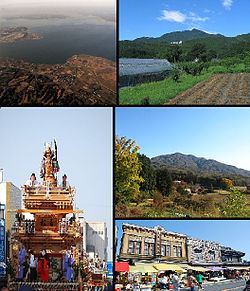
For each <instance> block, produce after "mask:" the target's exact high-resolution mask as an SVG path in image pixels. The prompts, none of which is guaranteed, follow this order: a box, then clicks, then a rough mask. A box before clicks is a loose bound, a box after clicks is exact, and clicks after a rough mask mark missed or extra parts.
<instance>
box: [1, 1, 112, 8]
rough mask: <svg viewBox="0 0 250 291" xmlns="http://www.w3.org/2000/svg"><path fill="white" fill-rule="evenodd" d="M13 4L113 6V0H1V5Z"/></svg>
mask: <svg viewBox="0 0 250 291" xmlns="http://www.w3.org/2000/svg"><path fill="white" fill-rule="evenodd" d="M3 4H4V5H7V6H14V5H27V4H28V5H39V6H41V5H54V4H57V5H60V6H62V5H68V6H73V5H81V6H99V7H103V6H115V0H91V1H88V0H70V1H68V0H1V1H0V6H1V5H3Z"/></svg>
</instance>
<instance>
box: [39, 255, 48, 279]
mask: <svg viewBox="0 0 250 291" xmlns="http://www.w3.org/2000/svg"><path fill="white" fill-rule="evenodd" d="M38 273H39V276H40V279H41V280H42V281H43V282H48V281H49V257H48V254H47V253H46V250H44V249H43V250H42V252H41V256H40V257H39V260H38Z"/></svg>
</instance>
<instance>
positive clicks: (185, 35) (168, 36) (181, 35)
mask: <svg viewBox="0 0 250 291" xmlns="http://www.w3.org/2000/svg"><path fill="white" fill-rule="evenodd" d="M207 37H226V36H224V35H222V34H213V33H208V32H205V31H203V30H199V29H195V28H193V29H192V30H178V31H173V32H167V33H164V34H163V35H161V36H159V37H139V38H136V39H134V40H132V41H167V42H170V43H171V42H178V41H183V42H184V41H189V40H194V39H201V38H207Z"/></svg>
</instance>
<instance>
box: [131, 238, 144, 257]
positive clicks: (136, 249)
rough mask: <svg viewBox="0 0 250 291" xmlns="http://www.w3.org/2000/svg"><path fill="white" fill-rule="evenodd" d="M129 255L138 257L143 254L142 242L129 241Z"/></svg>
mask: <svg viewBox="0 0 250 291" xmlns="http://www.w3.org/2000/svg"><path fill="white" fill-rule="evenodd" d="M128 253H129V254H137V255H139V254H141V242H140V241H132V240H129V243H128Z"/></svg>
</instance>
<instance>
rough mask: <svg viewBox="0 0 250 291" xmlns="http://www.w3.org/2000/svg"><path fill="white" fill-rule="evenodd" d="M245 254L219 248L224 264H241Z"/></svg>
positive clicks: (226, 248) (228, 248)
mask: <svg viewBox="0 0 250 291" xmlns="http://www.w3.org/2000/svg"><path fill="white" fill-rule="evenodd" d="M244 256H245V253H243V252H241V251H236V250H234V249H232V248H230V247H224V246H221V260H222V262H224V263H226V264H235V263H236V264H237V263H242V257H244Z"/></svg>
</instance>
